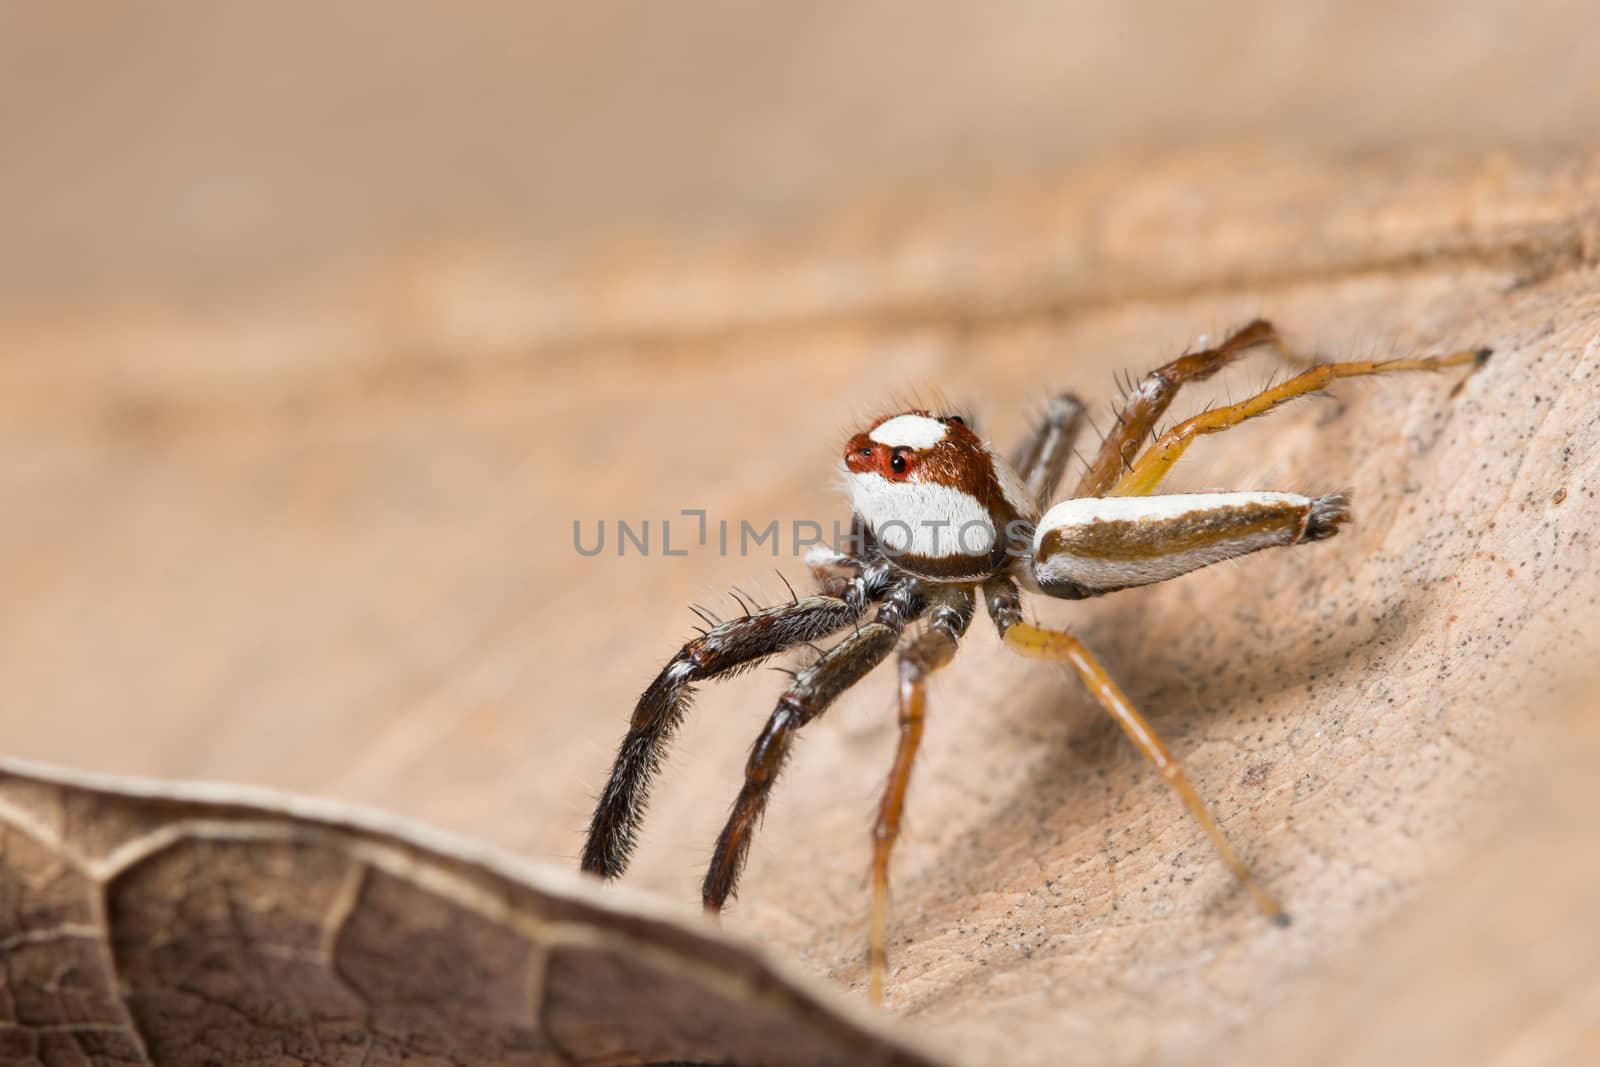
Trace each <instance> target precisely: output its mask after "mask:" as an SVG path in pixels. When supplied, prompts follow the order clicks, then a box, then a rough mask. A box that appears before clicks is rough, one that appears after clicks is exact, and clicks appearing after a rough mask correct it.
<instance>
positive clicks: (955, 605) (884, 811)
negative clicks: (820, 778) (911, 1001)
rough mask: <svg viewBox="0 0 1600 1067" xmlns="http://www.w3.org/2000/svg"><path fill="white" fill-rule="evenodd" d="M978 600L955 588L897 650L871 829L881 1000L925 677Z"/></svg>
mask: <svg viewBox="0 0 1600 1067" xmlns="http://www.w3.org/2000/svg"><path fill="white" fill-rule="evenodd" d="M976 609H977V600H976V598H975V597H974V596H973V592H972V590H971V589H970V588H968V587H966V586H955V587H952V588H951V590H950V591H949V592H948V593H947V594H946V598H945V600H944V601H943V602H942V603H938V604H935V605H934V607H933V609H932V610H931V611H930V612H929V619H928V628H927V629H926V630H925V631H923V632H922V633H921V634H920V635H918V636H917V638H916V639H915V640H913V641H912V642H911V643H910V644H909V645H907V646H906V647H905V648H903V649H901V651H900V715H899V718H900V740H899V743H898V745H897V746H896V747H895V752H894V765H893V767H892V768H891V769H890V771H889V780H888V782H887V783H886V784H885V785H884V788H883V800H882V802H881V803H880V804H879V806H878V818H877V822H876V823H875V824H874V825H873V830H872V918H871V924H872V929H871V936H870V941H869V943H868V948H867V971H868V980H867V981H868V995H869V996H870V997H871V998H872V1000H873V1001H874V1002H878V1001H881V1000H883V972H884V968H885V966H886V965H887V963H888V924H889V856H890V853H891V852H892V851H893V850H894V844H895V841H896V839H898V838H899V836H900V816H901V814H902V813H903V812H904V811H905V804H906V789H907V787H908V786H909V785H910V783H911V766H912V763H913V762H914V761H915V760H916V758H917V748H918V746H919V745H921V743H922V721H923V712H924V710H925V709H926V706H927V699H928V676H929V675H930V674H932V673H933V672H934V671H936V670H938V669H939V668H941V667H943V666H945V665H946V664H947V663H949V662H950V661H951V660H952V659H953V658H954V657H955V654H956V646H957V644H958V643H959V642H960V640H961V636H962V635H963V634H964V633H966V632H967V627H968V626H969V625H970V624H971V623H972V615H973V612H974V611H976Z"/></svg>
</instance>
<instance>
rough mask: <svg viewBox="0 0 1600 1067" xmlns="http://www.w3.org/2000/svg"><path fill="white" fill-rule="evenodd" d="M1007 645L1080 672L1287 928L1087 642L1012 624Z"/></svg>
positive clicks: (1277, 906) (1239, 876)
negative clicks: (1090, 650) (1064, 664)
mask: <svg viewBox="0 0 1600 1067" xmlns="http://www.w3.org/2000/svg"><path fill="white" fill-rule="evenodd" d="M1005 642H1006V644H1008V645H1010V646H1011V648H1012V649H1013V650H1015V651H1016V652H1019V653H1021V654H1022V655H1024V656H1030V657H1032V658H1034V659H1045V660H1052V661H1054V662H1056V663H1066V664H1069V665H1070V666H1071V667H1072V669H1073V670H1075V671H1077V672H1078V677H1079V678H1080V679H1082V680H1083V684H1084V685H1085V686H1086V687H1088V690H1089V692H1091V693H1093V694H1094V697H1095V699H1096V700H1098V701H1099V702H1100V704H1101V706H1102V707H1104V708H1105V709H1106V711H1107V712H1109V713H1110V715H1111V717H1112V718H1113V719H1115V720H1116V722H1117V725H1118V726H1120V727H1122V729H1123V732H1124V733H1126V734H1127V735H1128V739H1129V740H1131V741H1132V742H1133V744H1134V747H1135V748H1137V749H1138V750H1139V751H1140V752H1142V753H1144V755H1145V758H1146V759H1148V760H1149V761H1150V762H1151V763H1152V764H1154V766H1155V768H1156V771H1157V772H1158V773H1159V774H1160V775H1161V777H1162V778H1164V779H1165V780H1166V782H1167V784H1168V785H1170V786H1171V787H1172V789H1173V791H1174V792H1176V793H1177V794H1178V798H1179V799H1180V800H1182V801H1183V804H1184V807H1186V808H1188V809H1189V814H1190V815H1193V816H1194V819H1195V821H1196V822H1198V823H1199V824H1200V828H1201V829H1202V830H1204V831H1205V833H1206V836H1207V837H1209V838H1210V839H1211V844H1212V846H1213V847H1215V848H1216V850H1217V855H1219V856H1221V857H1222V862H1223V863H1226V864H1227V865H1228V869H1229V870H1231V871H1232V872H1233V874H1234V877H1235V878H1237V879H1239V881H1240V883H1241V884H1243V886H1244V887H1245V888H1246V889H1247V890H1249V891H1250V895H1251V896H1252V897H1254V898H1255V901H1256V904H1258V905H1259V906H1260V908H1261V910H1262V911H1263V912H1265V913H1266V914H1267V917H1268V918H1270V919H1271V920H1272V921H1273V922H1275V923H1277V924H1278V925H1280V926H1283V925H1287V924H1288V922H1289V916H1288V914H1287V913H1285V912H1284V910H1283V905H1281V904H1279V903H1278V901H1277V898H1276V897H1274V896H1273V895H1272V894H1271V893H1269V892H1267V891H1266V889H1264V888H1262V886H1261V883H1259V882H1257V881H1256V880H1255V878H1254V876H1252V875H1251V874H1250V870H1249V868H1247V867H1246V866H1245V865H1244V863H1243V862H1242V861H1241V860H1240V859H1239V857H1238V856H1237V855H1235V854H1234V851H1233V848H1232V847H1231V846H1230V845H1229V844H1228V839H1227V838H1225V837H1224V836H1223V835H1222V828H1221V827H1219V826H1218V825H1217V821H1216V820H1215V819H1213V818H1212V817H1211V813H1210V812H1209V811H1207V810H1206V806H1205V804H1204V803H1203V802H1201V800H1200V797H1199V794H1197V793H1196V792H1195V791H1194V787H1193V786H1191V785H1190V784H1189V779H1188V778H1187V777H1186V776H1185V775H1184V773H1183V768H1182V767H1181V766H1179V764H1178V761H1177V760H1176V759H1174V758H1173V756H1172V753H1171V752H1169V751H1167V746H1166V745H1164V744H1162V743H1161V738H1159V737H1157V736H1156V732H1155V731H1154V730H1152V729H1151V728H1150V724H1149V723H1148V722H1146V721H1145V718H1144V716H1143V715H1140V714H1139V711H1138V709H1137V708H1135V707H1134V706H1133V704H1132V703H1130V702H1129V700H1128V697H1127V695H1126V694H1124V693H1123V691H1122V690H1121V688H1119V687H1118V685H1117V683H1116V682H1114V681H1112V679H1111V676H1110V675H1109V674H1107V673H1106V670H1105V668H1104V667H1102V666H1101V665H1100V663H1099V661H1097V660H1096V659H1095V658H1094V656H1093V655H1092V654H1091V653H1090V652H1089V650H1088V649H1087V648H1085V647H1084V645H1083V642H1081V641H1079V640H1078V639H1077V638H1076V637H1073V636H1072V635H1071V634H1067V633H1062V632H1060V631H1059V630H1046V629H1044V628H1042V627H1039V626H1033V625H1031V624H1029V623H1025V622H1014V623H1011V624H1010V626H1008V627H1007V628H1006V631H1005Z"/></svg>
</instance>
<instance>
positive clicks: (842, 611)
mask: <svg viewBox="0 0 1600 1067" xmlns="http://www.w3.org/2000/svg"><path fill="white" fill-rule="evenodd" d="M889 588H890V577H889V567H888V565H887V564H885V563H882V562H873V563H870V564H868V565H867V566H865V567H863V568H862V570H861V572H860V573H859V574H857V575H856V576H855V577H854V578H851V579H849V580H847V581H845V582H844V583H843V584H842V587H841V592H840V594H839V595H836V596H835V595H823V596H805V597H798V598H796V599H795V600H794V601H793V602H791V603H788V604H782V605H779V606H777V607H771V608H765V609H763V610H761V611H754V612H751V613H750V614H748V615H745V616H744V617H742V618H738V619H733V620H731V621H729V622H725V623H722V624H720V625H718V626H716V627H714V628H712V629H711V630H709V631H707V632H706V633H705V634H704V635H702V636H701V637H698V638H696V639H695V640H693V641H690V642H689V643H688V644H686V645H684V646H683V648H682V649H681V650H680V651H679V652H678V654H677V655H676V656H674V657H673V658H672V660H671V662H669V663H668V664H667V665H666V666H665V667H663V668H662V670H661V673H660V674H658V675H657V676H656V679H655V681H653V682H651V683H650V686H649V688H647V689H646V690H645V691H644V694H643V695H642V696H641V697H640V698H639V703H638V705H637V706H636V707H635V708H634V711H633V721H632V723H631V725H630V726H629V728H628V735H627V736H626V737H624V738H623V739H622V745H621V747H620V748H619V749H618V750H617V759H616V763H615V764H614V765H613V766H612V768H611V777H610V779H609V780H608V781H607V782H606V786H605V789H604V790H602V791H601V793H600V799H599V801H598V802H597V803H596V805H595V810H594V817H593V818H592V819H591V820H590V822H589V838H588V842H587V843H586V844H585V845H584V849H583V862H582V867H583V869H584V870H585V871H588V872H590V873H591V874H598V875H600V876H601V877H604V878H615V877H617V876H618V875H620V874H621V873H622V871H623V869H624V868H625V867H627V865H628V859H629V857H630V856H631V855H632V854H633V847H634V839H635V837H636V835H637V833H638V829H639V822H640V820H641V819H642V818H643V817H644V807H645V803H646V801H647V800H648V797H649V792H650V781H651V779H652V778H653V777H654V775H655V773H656V771H658V770H659V769H660V767H661V759H662V756H663V755H664V753H665V750H666V746H667V744H668V742H669V741H671V739H672V735H673V734H674V733H675V732H676V731H677V729H678V725H679V723H681V722H682V721H683V715H684V712H685V711H687V710H688V707H689V702H690V700H691V699H692V697H693V695H694V689H693V685H694V683H695V682H702V681H706V680H708V679H712V678H718V677H726V676H728V675H731V674H736V673H738V672H739V671H742V670H748V669H749V668H751V667H753V666H755V665H756V664H757V663H760V662H761V661H762V660H764V659H766V658H767V657H769V656H772V655H775V654H777V653H779V652H782V651H784V650H786V649H789V648H792V647H794V646H795V645H799V644H803V643H805V642H807V641H815V640H818V639H819V638H823V637H826V636H828V635H829V634H832V633H835V632H837V631H839V630H842V629H843V628H844V627H846V626H848V625H850V624H851V623H853V622H856V621H857V620H859V619H860V618H861V616H862V615H863V614H864V613H865V612H866V609H867V607H868V605H870V604H872V603H874V602H876V601H877V600H879V599H880V598H882V597H883V596H884V594H885V593H886V592H887V591H888V590H889Z"/></svg>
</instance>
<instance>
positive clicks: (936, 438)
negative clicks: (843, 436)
mask: <svg viewBox="0 0 1600 1067" xmlns="http://www.w3.org/2000/svg"><path fill="white" fill-rule="evenodd" d="M949 432H950V428H949V427H948V426H946V425H945V424H944V423H942V422H940V421H939V420H938V419H930V418H929V417H928V416H926V415H896V416H895V417H894V418H892V419H889V420H888V421H887V422H885V423H884V424H883V425H881V426H879V427H878V428H877V429H876V430H873V431H872V432H871V433H869V434H867V440H869V441H876V442H878V444H880V445H888V446H889V447H890V448H932V447H933V446H934V445H936V444H938V443H939V442H940V441H943V440H944V435H945V434H947V433H949Z"/></svg>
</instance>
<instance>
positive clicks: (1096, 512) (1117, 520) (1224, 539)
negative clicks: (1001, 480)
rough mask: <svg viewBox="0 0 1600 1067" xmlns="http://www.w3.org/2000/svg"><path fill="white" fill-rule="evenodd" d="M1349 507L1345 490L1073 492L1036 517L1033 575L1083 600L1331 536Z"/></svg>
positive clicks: (1046, 587) (1044, 586) (1055, 591)
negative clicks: (1071, 496)
mask: <svg viewBox="0 0 1600 1067" xmlns="http://www.w3.org/2000/svg"><path fill="white" fill-rule="evenodd" d="M1349 514H1350V513H1349V500H1348V498H1346V497H1344V496H1340V495H1338V494H1334V495H1332V496H1324V497H1318V498H1315V499H1313V498H1311V497H1306V496H1301V495H1300V494H1298V493H1182V494H1173V495H1170V496H1147V497H1093V496H1090V497H1078V498H1076V499H1073V500H1064V501H1062V502H1061V503H1059V504H1057V505H1056V506H1055V507H1053V508H1051V509H1050V510H1049V511H1048V512H1046V513H1045V516H1044V518H1042V519H1040V520H1039V525H1038V528H1037V529H1036V530H1035V532H1034V541H1033V564H1032V572H1033V579H1034V581H1035V583H1037V585H1038V587H1039V591H1040V592H1043V593H1047V594H1049V595H1050V596H1055V597H1062V598H1064V599H1067V600H1081V599H1082V598H1084V597H1090V596H1099V595H1100V594H1102V593H1111V592H1115V591H1116V590H1118V589H1127V588H1129V587H1131V586H1136V585H1150V584H1152V583H1154V582H1164V581H1166V580H1167V579H1169V578H1176V577H1178V576H1179V575H1180V574H1187V573H1189V572H1190V571H1192V570H1196V569H1198V568H1200V567H1205V566H1208V565H1210V564H1212V563H1219V562H1221V561H1222V560H1225V559H1233V558H1234V557H1236V556H1243V555H1246V554H1248V553H1250V552H1259V551H1260V550H1261V549H1263V548H1272V547H1274V546H1277V545H1295V544H1299V543H1301V542H1303V541H1318V540H1321V539H1323V538H1326V537H1331V536H1333V534H1334V533H1335V532H1337V530H1338V527H1339V525H1340V524H1341V523H1343V522H1344V521H1345V520H1346V519H1348V518H1349Z"/></svg>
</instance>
